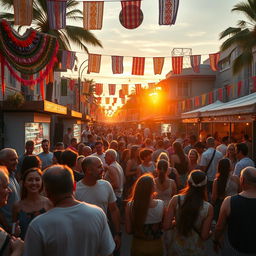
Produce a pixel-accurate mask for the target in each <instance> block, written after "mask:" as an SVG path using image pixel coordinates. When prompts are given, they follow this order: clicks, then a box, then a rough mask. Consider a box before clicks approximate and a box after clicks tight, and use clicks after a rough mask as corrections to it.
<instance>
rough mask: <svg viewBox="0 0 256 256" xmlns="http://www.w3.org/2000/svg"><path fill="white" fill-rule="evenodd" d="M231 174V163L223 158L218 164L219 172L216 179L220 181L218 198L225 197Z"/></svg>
mask: <svg viewBox="0 0 256 256" xmlns="http://www.w3.org/2000/svg"><path fill="white" fill-rule="evenodd" d="M230 172H231V163H230V160H229V159H228V158H223V159H221V160H220V161H219V163H218V172H217V174H216V178H217V180H218V186H217V196H218V198H220V197H222V196H225V190H226V185H227V181H228V177H229V174H230Z"/></svg>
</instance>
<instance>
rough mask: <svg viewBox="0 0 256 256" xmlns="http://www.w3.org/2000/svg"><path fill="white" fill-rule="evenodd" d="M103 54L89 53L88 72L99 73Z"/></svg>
mask: <svg viewBox="0 0 256 256" xmlns="http://www.w3.org/2000/svg"><path fill="white" fill-rule="evenodd" d="M100 63H101V55H100V54H89V57H88V73H91V72H93V73H99V72H100Z"/></svg>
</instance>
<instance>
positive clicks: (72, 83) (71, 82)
mask: <svg viewBox="0 0 256 256" xmlns="http://www.w3.org/2000/svg"><path fill="white" fill-rule="evenodd" d="M74 87H75V79H70V80H69V89H70V90H71V91H73V90H74Z"/></svg>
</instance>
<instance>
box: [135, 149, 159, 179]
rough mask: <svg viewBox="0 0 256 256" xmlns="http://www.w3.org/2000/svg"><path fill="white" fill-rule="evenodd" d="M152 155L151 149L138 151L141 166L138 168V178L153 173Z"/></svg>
mask: <svg viewBox="0 0 256 256" xmlns="http://www.w3.org/2000/svg"><path fill="white" fill-rule="evenodd" d="M152 153H153V151H152V150H151V149H147V148H145V149H142V150H140V153H139V156H140V161H141V164H140V165H139V166H138V171H137V173H138V176H140V175H143V174H145V173H152V174H153V173H154V171H155V164H154V163H153V162H152Z"/></svg>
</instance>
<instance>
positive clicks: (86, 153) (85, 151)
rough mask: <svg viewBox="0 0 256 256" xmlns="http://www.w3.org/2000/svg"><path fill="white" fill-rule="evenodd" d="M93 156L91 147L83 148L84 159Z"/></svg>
mask: <svg viewBox="0 0 256 256" xmlns="http://www.w3.org/2000/svg"><path fill="white" fill-rule="evenodd" d="M91 154H92V149H91V148H90V147H89V146H85V147H84V148H83V154H82V155H83V156H84V157H87V156H89V155H91Z"/></svg>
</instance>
